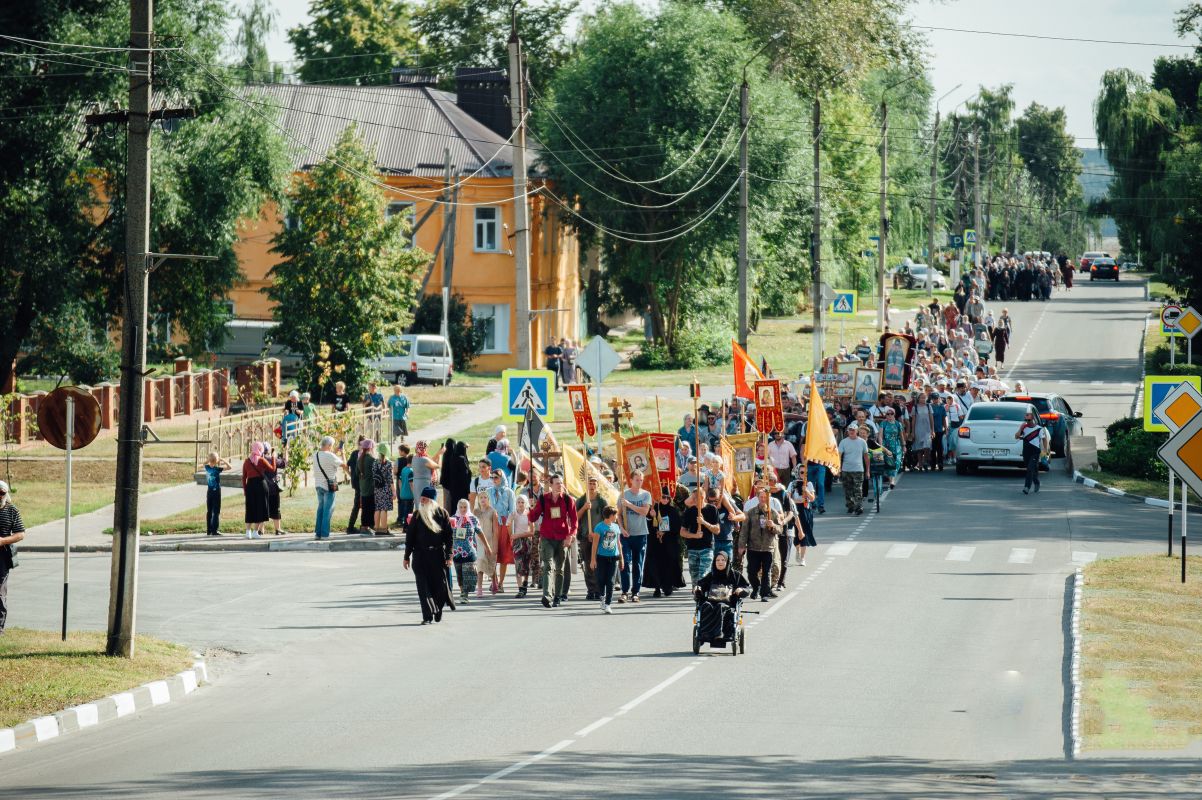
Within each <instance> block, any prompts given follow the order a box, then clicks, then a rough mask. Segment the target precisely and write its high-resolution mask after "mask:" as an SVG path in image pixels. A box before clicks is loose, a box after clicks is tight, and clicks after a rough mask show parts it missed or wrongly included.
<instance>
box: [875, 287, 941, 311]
mask: <svg viewBox="0 0 1202 800" xmlns="http://www.w3.org/2000/svg"><path fill="white" fill-rule="evenodd" d="M889 297H890V298H891V299H892V300H893V302H892V303H891V304H890V306H891V308H892V311H891V312H890V315H891V316H892V315H893V314H896V313H897V312H899V311H901V312H904V313H906V314H907V315H908V316H913V312H914V311H915V310H916V309H917V308H918V307H919V306H920V305H923V306H925V305H929V304H930V302H931V300H930V298H929V297H927V290H926V289H890V290H889ZM935 299H937V300H938V301H939V302H940V303H948V302H950V301H951V299H952V293H951V292H950V291H945V290H942V289H936V290H935Z"/></svg>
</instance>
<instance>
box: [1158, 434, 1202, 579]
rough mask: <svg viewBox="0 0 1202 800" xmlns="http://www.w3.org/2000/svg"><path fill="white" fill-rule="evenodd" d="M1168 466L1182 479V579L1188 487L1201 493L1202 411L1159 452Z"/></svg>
mask: <svg viewBox="0 0 1202 800" xmlns="http://www.w3.org/2000/svg"><path fill="white" fill-rule="evenodd" d="M1157 455H1159V456H1160V458H1161V460H1162V461H1164V463H1165V464H1167V465H1168V466H1169V469H1171V470H1173V471H1174V472H1176V473H1177V475H1178V476H1179V477H1180V478H1181V582H1182V583H1185V577H1186V552H1187V549H1186V543H1187V541H1188V538H1189V530H1188V528H1189V515H1188V509H1189V506H1188V500H1187V497H1188V494H1189V492H1188V491H1187V487H1188V489H1193V490H1194V492H1195V493H1196V494H1198V495H1199V496H1202V414H1197V415H1195V416H1194V418H1193V419H1191V420H1190V421H1189V422H1187V423H1186V424H1185V425H1184V426H1183V427H1182V428H1181V429H1180V430H1178V431H1177V432H1176V433H1174V434H1173V435H1172V436H1171V437H1170V438H1169V440H1168V441H1167V442H1165V443H1164V444H1163V445H1161V447H1160V449H1159V450H1158V451H1157Z"/></svg>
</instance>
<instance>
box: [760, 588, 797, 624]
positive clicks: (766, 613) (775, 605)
mask: <svg viewBox="0 0 1202 800" xmlns="http://www.w3.org/2000/svg"><path fill="white" fill-rule="evenodd" d="M796 596H797V595H796V594H794V593H793V592H789V594H787V595H785V596H784V597H782V598H781V599H779V600H777V601H776V602H775V603H773V604H772V607H771V608H769V609H767V610H766V611H763V612H761V613H760V619H761V620H764V619H768V617H770V616H772V615H773V614H775V613H776V611H777V609H779V608H780V607H781V606H783V605H784V604H785V603H787V602H789V601H790V600H792V599H793V598H794V597H796Z"/></svg>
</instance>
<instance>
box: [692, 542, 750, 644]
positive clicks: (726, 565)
mask: <svg viewBox="0 0 1202 800" xmlns="http://www.w3.org/2000/svg"><path fill="white" fill-rule="evenodd" d="M750 588H751V584H750V583H748V581H747V578H746V577H745V576H744V575H743V573H741V572H739V571H738V570H737V569H735V568H734V567H732V566H731V565H730V558H729V557H727V555H726V551H725V550H718V551H716V552H715V553H714V565H713V567H711V568H710V571H709V572H708V573H707V574H705V575H703V576H702V577H701V580H699V581H697V585H696V586H694V587H693V598H694V599H695V600H696V601H697V602H698V603H701V604H702V607H701V622H700V627H701V637H700V638H701V640H702V641H711V640H713V639H717V638H719V637H720V638H722V639H725V640H727V641H733V640H734V638H735V633H736V631H735V615H734V614H733V613H731V612H730V611H729V609H730V608H732V607H733V606H734V605H735V604H736V603H737V602H738V601H739V600H740V599H741V598H743V597H746V596H747V592H748V591H749V590H750Z"/></svg>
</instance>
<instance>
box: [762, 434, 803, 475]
mask: <svg viewBox="0 0 1202 800" xmlns="http://www.w3.org/2000/svg"><path fill="white" fill-rule="evenodd" d="M768 461H769V463H771V464H772V466H773V467H774V468H775V469H776V471H777V473H778V474H780V475H791V474H793V467H794V465H796V464H797V448H795V447H794V446H793V443H792V442H790V441H788V440H787V439H785V432H784V431H774V432H773V434H772V441H770V442H768Z"/></svg>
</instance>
